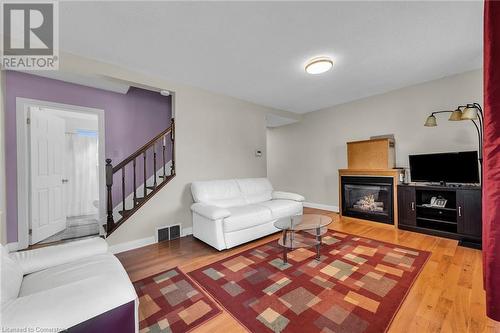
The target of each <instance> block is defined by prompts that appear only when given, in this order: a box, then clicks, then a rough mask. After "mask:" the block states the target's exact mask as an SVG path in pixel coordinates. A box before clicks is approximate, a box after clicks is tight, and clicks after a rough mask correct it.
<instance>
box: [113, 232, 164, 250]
mask: <svg viewBox="0 0 500 333" xmlns="http://www.w3.org/2000/svg"><path fill="white" fill-rule="evenodd" d="M154 243H156V241H155V237H154V236H151V237H146V238H141V239H136V240H133V241H130V242H125V243H120V244H116V245H111V246H110V247H109V252H111V253H113V254H117V253H120V252H125V251H129V250H133V249H138V248H140V247H143V246H148V245H151V244H154Z"/></svg>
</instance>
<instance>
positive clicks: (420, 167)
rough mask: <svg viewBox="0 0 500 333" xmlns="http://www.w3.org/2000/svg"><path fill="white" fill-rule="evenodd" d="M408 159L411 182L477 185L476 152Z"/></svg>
mask: <svg viewBox="0 0 500 333" xmlns="http://www.w3.org/2000/svg"><path fill="white" fill-rule="evenodd" d="M409 157H410V175H411V180H412V181H413V182H446V183H479V165H478V160H477V151H464V152H457V153H439V154H421V155H410V156H409Z"/></svg>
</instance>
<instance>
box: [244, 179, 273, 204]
mask: <svg viewBox="0 0 500 333" xmlns="http://www.w3.org/2000/svg"><path fill="white" fill-rule="evenodd" d="M236 182H237V183H238V185H239V187H240V190H241V193H243V196H244V198H245V200H246V202H247V203H249V204H253V203H256V202H263V201H268V200H271V195H272V193H273V186H272V185H271V183H270V182H269V180H268V179H267V178H246V179H236Z"/></svg>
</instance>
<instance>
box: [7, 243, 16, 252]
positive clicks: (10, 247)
mask: <svg viewBox="0 0 500 333" xmlns="http://www.w3.org/2000/svg"><path fill="white" fill-rule="evenodd" d="M6 247H7V251H9V252H15V251H17V250H19V243H18V242H13V243H7V245H6Z"/></svg>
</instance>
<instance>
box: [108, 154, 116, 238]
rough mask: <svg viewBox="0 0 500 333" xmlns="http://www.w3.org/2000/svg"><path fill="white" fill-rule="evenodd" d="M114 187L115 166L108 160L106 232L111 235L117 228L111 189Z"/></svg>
mask: <svg viewBox="0 0 500 333" xmlns="http://www.w3.org/2000/svg"><path fill="white" fill-rule="evenodd" d="M112 186H113V166H112V165H111V159H110V158H107V159H106V189H107V192H108V203H107V215H108V218H107V221H106V232H107V233H109V232H111V230H113V228H114V227H115V221H114V220H113V197H112V195H111V187H112Z"/></svg>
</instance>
